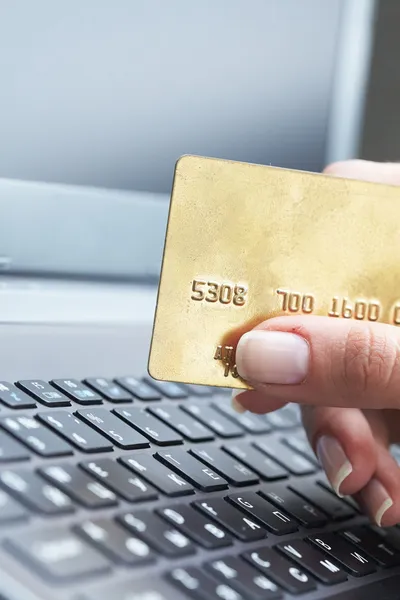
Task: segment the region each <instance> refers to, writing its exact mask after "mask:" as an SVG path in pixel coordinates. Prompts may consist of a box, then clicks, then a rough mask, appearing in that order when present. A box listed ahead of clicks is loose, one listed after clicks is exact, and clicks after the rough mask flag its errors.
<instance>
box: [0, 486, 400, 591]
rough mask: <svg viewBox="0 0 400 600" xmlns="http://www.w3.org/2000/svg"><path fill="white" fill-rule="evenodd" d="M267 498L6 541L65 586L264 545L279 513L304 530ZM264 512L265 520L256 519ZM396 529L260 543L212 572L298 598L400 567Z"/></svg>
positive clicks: (177, 508) (128, 516)
mask: <svg viewBox="0 0 400 600" xmlns="http://www.w3.org/2000/svg"><path fill="white" fill-rule="evenodd" d="M262 494H263V493H262V492H260V493H259V494H256V493H255V492H253V496H252V502H249V500H246V503H247V504H246V505H244V504H242V505H240V503H238V499H239V498H240V496H238V495H237V494H233V495H232V494H231V495H228V496H227V497H225V498H215V499H214V506H212V510H211V511H210V508H209V506H211V505H209V504H208V502H207V503H206V502H204V501H199V502H195V503H193V504H192V505H187V504H173V505H171V506H167V507H163V508H159V509H157V510H155V511H151V512H150V511H146V510H136V511H129V512H124V513H121V514H119V515H116V516H115V517H112V518H108V517H100V518H93V519H87V520H85V521H83V522H81V523H79V524H77V525H74V526H72V527H70V528H67V527H54V528H51V529H41V530H39V531H32V532H27V533H25V534H24V536H23V539H21V538H6V540H5V541H4V547H5V548H6V549H7V550H8V551H9V552H11V553H12V554H13V555H14V556H17V558H18V559H20V560H22V561H23V562H25V563H27V564H28V565H30V566H31V567H33V568H34V569H36V571H37V572H39V573H41V574H42V575H44V576H45V577H51V578H52V579H53V580H58V581H65V580H66V579H75V578H77V577H82V576H87V577H88V576H92V575H93V574H94V573H97V572H103V571H106V570H108V569H109V568H111V566H112V564H115V565H118V564H125V565H129V566H131V567H137V566H144V565H147V564H149V563H153V562H154V561H156V560H157V558H158V557H159V555H163V556H165V557H167V558H170V559H182V558H184V557H188V556H191V555H193V554H195V553H196V552H197V550H198V548H199V547H200V548H205V549H207V550H221V549H224V548H230V547H231V546H232V544H233V536H235V537H236V538H239V537H240V539H242V540H245V541H247V542H249V541H255V540H263V539H265V538H267V537H268V536H269V531H270V529H271V523H272V522H273V519H272V515H275V517H274V518H275V520H281V521H282V523H284V524H285V525H286V528H285V533H287V532H288V531H291V532H293V531H295V530H296V527H291V526H289V525H288V523H289V519H286V517H285V518H283V515H284V513H281V512H279V511H278V510H275V511H274V512H272V511H273V508H274V507H273V505H270V503H269V502H268V501H267V500H266V499H265V496H263V495H262ZM261 504H264V505H265V506H263V507H261ZM239 506H240V507H239ZM216 507H217V508H216ZM256 507H258V508H257V510H256ZM257 511H258V516H255V515H256V512H257ZM266 519H267V520H268V528H267V526H266ZM272 527H273V528H274V526H272ZM274 529H275V528H274ZM393 529H394V530H395V533H394V536H395V545H392V544H391V543H389V542H388V541H386V540H385V539H384V537H382V536H381V535H380V534H378V533H377V532H376V531H374V529H373V528H371V527H370V526H367V525H358V526H355V527H349V528H347V529H343V528H342V529H341V530H340V531H338V532H323V533H317V534H314V535H313V534H311V535H308V536H307V537H306V538H294V539H290V541H283V542H281V543H278V544H275V546H274V547H273V548H272V547H271V546H269V545H260V544H259V545H257V547H256V548H253V549H251V550H248V551H244V552H243V554H242V557H241V558H240V559H239V557H235V556H227V557H218V559H215V560H209V561H208V562H207V564H206V568H207V569H209V570H210V569H211V571H212V573H213V575H214V576H215V577H216V578H217V579H218V578H219V579H221V578H222V579H224V578H225V582H226V583H229V584H230V585H232V586H233V588H234V589H235V590H236V591H239V592H240V590H238V586H240V585H243V584H246V589H247V585H249V586H250V588H249V589H247V592H249V590H250V589H251V587H252V586H257V585H258V586H261V589H264V591H265V590H268V589H270V590H271V591H278V586H281V587H282V588H283V589H285V590H287V591H289V592H291V593H296V594H297V593H301V592H304V591H310V590H311V589H314V588H315V581H316V580H317V581H318V582H320V583H322V584H326V585H332V584H335V583H339V582H342V581H345V580H346V579H347V577H348V575H351V576H354V577H362V576H365V575H368V574H371V573H373V572H375V571H376V570H377V569H379V568H389V567H393V566H395V565H399V564H400V552H399V545H400V530H399V529H397V530H396V528H393ZM396 536H397V539H396ZM392 539H393V534H392ZM242 558H243V559H244V560H245V561H246V563H247V564H248V565H249V564H250V565H252V568H251V569H250V568H249V567H245V566H244V564H242V562H241V561H242ZM294 565H296V567H295V566H294ZM255 570H258V571H259V572H260V571H261V573H262V575H263V576H264V577H265V578H266V579H267V580H268V581H269V582H270V583H271V582H273V583H274V586H271V588H269V584H267V582H266V580H263V582H262V583H261V582H260V581H257V578H256V576H255V575H256V571H255ZM178 571H179V569H178V568H174V567H173V565H172V571H171V573H170V579H172V580H173V581H174V582H175V583H176V584H177V585H178V586H182V585H183V586H185V585H186V584H185V581H184V580H183V579H182V576H183V572H181V575H178ZM185 571H186V576H187V577H189V575H190V574H191V575H192V576H193V575H194V572H195V571H196V572H197V569H196V570H195V571H193V569H192V568H190V567H189V568H188V569H185ZM250 573H253V577H250ZM259 575H260V573H258V576H259ZM186 576H185V577H186ZM228 580H229V581H228ZM305 584H307V585H305ZM310 586H311V587H310ZM189 589H190V588H188V590H187V591H189ZM256 591H257V588H256V587H255V588H254V592H253V593H252V594H250V593H247V594H245V593H243V595H244V597H245V598H248V597H249V596H250V597H251V598H253V597H254V596H255V597H258V596H257V595H256V594H255V592H256ZM258 591H259V592H260V588H259V589H258ZM261 597H262V598H266V597H268V596H261Z"/></svg>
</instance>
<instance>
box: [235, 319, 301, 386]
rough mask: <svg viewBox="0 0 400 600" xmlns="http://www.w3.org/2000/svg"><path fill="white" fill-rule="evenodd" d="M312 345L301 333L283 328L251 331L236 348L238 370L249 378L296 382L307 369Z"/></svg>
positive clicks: (278, 382) (265, 380)
mask: <svg viewBox="0 0 400 600" xmlns="http://www.w3.org/2000/svg"><path fill="white" fill-rule="evenodd" d="M309 359H310V349H309V346H308V343H307V342H306V341H305V340H304V339H303V338H302V337H300V336H299V335H296V334H294V333H286V332H284V331H261V330H255V331H249V332H248V333H245V334H244V335H243V336H242V337H241V338H240V340H239V343H238V345H237V348H236V366H237V370H238V372H239V374H240V375H241V376H242V377H243V378H244V379H248V380H250V381H258V382H260V383H277V384H286V385H288V384H289V385H291V384H292V385H293V384H296V383H301V382H302V381H303V380H304V379H305V377H306V375H307V371H308V363H309Z"/></svg>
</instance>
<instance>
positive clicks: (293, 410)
mask: <svg viewBox="0 0 400 600" xmlns="http://www.w3.org/2000/svg"><path fill="white" fill-rule="evenodd" d="M265 419H266V420H267V421H268V422H269V423H270V424H271V426H272V427H273V428H274V429H291V428H293V427H298V426H299V425H301V419H300V413H299V410H298V407H297V406H293V405H290V404H287V405H286V406H284V407H283V408H280V409H279V410H276V411H274V412H271V413H268V414H267V415H265Z"/></svg>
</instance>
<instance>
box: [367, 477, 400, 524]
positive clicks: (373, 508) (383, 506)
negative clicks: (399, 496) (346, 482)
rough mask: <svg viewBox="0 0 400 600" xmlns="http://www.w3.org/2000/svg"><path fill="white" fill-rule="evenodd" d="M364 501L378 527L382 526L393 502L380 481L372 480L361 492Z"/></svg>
mask: <svg viewBox="0 0 400 600" xmlns="http://www.w3.org/2000/svg"><path fill="white" fill-rule="evenodd" d="M361 497H362V500H363V502H364V504H365V506H366V508H367V509H368V510H369V512H370V514H371V515H372V517H373V519H374V521H375V523H376V524H377V525H378V527H381V526H382V518H383V515H384V514H385V512H386V511H387V510H389V508H390V507H391V506H393V500H392V499H391V497H390V496H389V494H388V493H387V491H386V489H385V487H384V486H383V485H382V484H381V482H380V481H378V479H371V481H370V482H369V483H367V485H366V486H365V488H364V489H363V490H362V492H361Z"/></svg>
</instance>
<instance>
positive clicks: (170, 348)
mask: <svg viewBox="0 0 400 600" xmlns="http://www.w3.org/2000/svg"><path fill="white" fill-rule="evenodd" d="M399 257H400V188H399V187H395V186H390V185H382V184H375V183H365V182H361V181H355V180H348V179H341V178H336V177H332V176H326V175H320V174H314V173H306V172H301V171H292V170H287V169H280V168H274V167H265V166H260V165H253V164H247V163H239V162H231V161H227V160H217V159H210V158H202V157H197V156H184V157H182V158H181V159H180V160H179V161H178V163H177V165H176V170H175V177H174V184H173V190H172V197H171V205H170V214H169V220H168V228H167V235H166V242H165V249H164V258H163V266H162V273H161V279H160V285H159V292H158V302H157V310H156V317H155V322H154V329H153V338H152V345H151V352H150V359H149V372H150V374H151V375H152V376H153V377H154V378H156V379H160V380H169V381H176V382H183V383H195V384H206V385H213V386H224V387H234V388H247V387H249V386H248V384H247V383H245V382H244V381H242V380H241V379H240V378H239V377H238V374H237V372H236V367H235V348H236V345H237V342H238V340H239V338H240V336H241V335H242V334H243V333H244V332H246V331H248V330H250V329H252V328H253V327H254V326H255V325H257V324H258V323H260V322H262V321H264V320H265V319H268V318H270V317H273V316H277V315H285V314H286V315H299V314H305V315H309V314H315V315H326V316H330V317H332V318H348V319H356V320H359V321H381V322H385V323H390V324H392V325H400V268H399V267H400V262H399V261H400V258H399Z"/></svg>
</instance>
